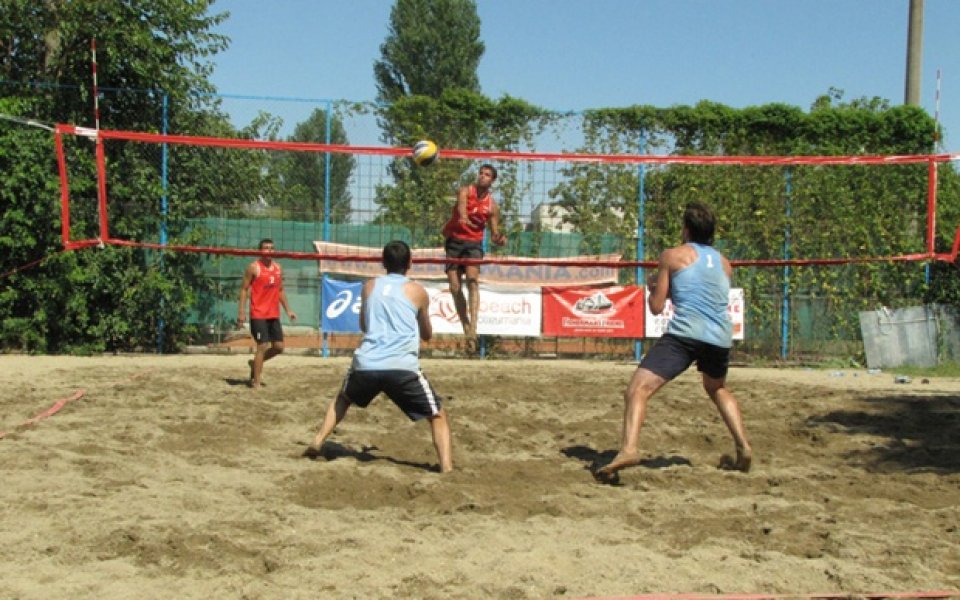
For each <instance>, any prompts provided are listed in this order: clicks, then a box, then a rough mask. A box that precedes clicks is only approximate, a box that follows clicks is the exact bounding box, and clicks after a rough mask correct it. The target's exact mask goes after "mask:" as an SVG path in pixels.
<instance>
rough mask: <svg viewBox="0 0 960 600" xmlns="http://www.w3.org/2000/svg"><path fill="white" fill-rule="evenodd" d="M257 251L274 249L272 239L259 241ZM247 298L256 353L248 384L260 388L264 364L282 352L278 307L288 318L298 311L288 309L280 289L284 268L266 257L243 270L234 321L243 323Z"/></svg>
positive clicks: (294, 318)
mask: <svg viewBox="0 0 960 600" xmlns="http://www.w3.org/2000/svg"><path fill="white" fill-rule="evenodd" d="M259 248H260V250H265V251H270V250H273V240H269V239H265V240H260V246H259ZM248 296H249V298H250V334H251V335H253V339H254V340H255V341H256V343H257V353H256V354H255V355H254V358H253V360H250V361H247V364H248V365H249V366H250V387H252V388H254V389H258V388H259V387H260V374H261V372H262V371H263V363H264V362H266V361H268V360H270V359H271V358H273V357H274V356H277V355H278V354H280V353H282V352H283V328H282V327H281V326H280V306H283V310H284V311H286V313H287V316H288V317H290V320H291V321H296V319H297V314H296V313H295V312H293V311H291V310H290V305H289V304H288V303H287V293H286V292H285V291H284V290H283V269H282V268H281V267H280V263H278V262H275V261H274V260H273V259H272V258H270V257H269V256H261V257H260V258H259V259H257V260H255V261H253V262H252V263H250V265H249V266H248V267H247V269H246V271H244V273H243V283H242V284H241V285H240V306H239V308H238V309H237V323H238V324H239V325H241V326H242V325H243V321H244V317H245V312H246V304H247V297H248Z"/></svg>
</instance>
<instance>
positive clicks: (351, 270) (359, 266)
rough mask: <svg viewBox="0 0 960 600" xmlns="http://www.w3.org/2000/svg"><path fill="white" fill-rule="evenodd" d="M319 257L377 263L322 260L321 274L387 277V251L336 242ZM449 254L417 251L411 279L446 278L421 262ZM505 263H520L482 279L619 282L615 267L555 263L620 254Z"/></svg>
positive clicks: (484, 273) (492, 269) (517, 283)
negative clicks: (337, 257)
mask: <svg viewBox="0 0 960 600" xmlns="http://www.w3.org/2000/svg"><path fill="white" fill-rule="evenodd" d="M313 245H314V246H315V247H316V249H317V252H318V253H319V254H328V255H336V256H362V257H375V258H376V259H377V260H375V261H362V260H347V261H339V260H337V261H334V260H321V261H319V262H320V273H341V274H346V275H359V276H362V277H377V276H380V275H383V266H382V265H381V264H380V257H381V256H382V255H383V248H370V247H367V246H353V245H350V244H335V243H332V242H314V243H313ZM445 257H446V253H445V252H444V250H443V248H414V249H413V259H414V264H413V266H412V267H411V269H410V271H408V272H407V276H408V277H410V278H411V279H446V278H447V275H446V272H445V271H444V269H443V264H442V263H418V262H416V261H417V259H423V258H430V259H443V258H445ZM498 258H501V259H504V260H510V261H517V262H518V263H519V264H509V265H505V264H487V265H482V266H481V267H480V279H481V281H483V282H484V283H489V284H491V285H495V286H498V287H503V286H511V287H525V288H526V287H534V286H543V285H549V286H588V285H604V284H610V283H616V281H617V270H616V269H615V268H613V267H593V266H577V267H565V266H560V265H557V264H553V263H556V262H559V261H562V260H567V261H569V260H578V261H584V262H587V261H603V262H616V261H618V260H620V255H619V254H599V255H590V256H578V257H571V258H566V259H549V258H542V259H533V258H518V257H513V256H502V257H498Z"/></svg>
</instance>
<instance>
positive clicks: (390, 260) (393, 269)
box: [383, 240, 411, 274]
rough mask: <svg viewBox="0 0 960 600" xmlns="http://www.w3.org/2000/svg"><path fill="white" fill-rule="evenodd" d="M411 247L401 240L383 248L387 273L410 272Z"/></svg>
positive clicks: (384, 265)
mask: <svg viewBox="0 0 960 600" xmlns="http://www.w3.org/2000/svg"><path fill="white" fill-rule="evenodd" d="M410 260H411V258H410V246H408V245H407V243H406V242H404V241H401V240H393V241H392V242H389V243H387V245H386V246H384V247H383V267H384V268H385V269H386V270H387V273H401V274H402V273H406V272H407V271H408V270H410Z"/></svg>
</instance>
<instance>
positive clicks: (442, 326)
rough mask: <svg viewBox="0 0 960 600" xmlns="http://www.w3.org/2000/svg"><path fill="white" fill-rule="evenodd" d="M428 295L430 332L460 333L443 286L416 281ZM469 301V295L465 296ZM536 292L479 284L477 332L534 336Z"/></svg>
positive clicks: (538, 305)
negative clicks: (431, 328)
mask: <svg viewBox="0 0 960 600" xmlns="http://www.w3.org/2000/svg"><path fill="white" fill-rule="evenodd" d="M419 283H421V284H422V285H423V287H424V288H426V290H427V294H428V295H429V296H430V324H431V325H432V326H433V332H434V333H455V334H461V335H462V334H463V325H461V324H460V317H459V316H457V309H456V307H455V306H454V304H453V296H452V295H451V294H450V289H449V288H448V287H447V285H446V284H441V283H437V282H428V281H421V282H419ZM467 297H468V298H469V295H468V296H467ZM541 315H542V312H541V300H540V290H539V288H535V289H505V288H494V287H491V286H487V285H483V284H481V285H480V309H479V312H478V315H477V321H478V324H477V333H478V334H481V335H511V336H524V337H537V336H539V335H540V320H541Z"/></svg>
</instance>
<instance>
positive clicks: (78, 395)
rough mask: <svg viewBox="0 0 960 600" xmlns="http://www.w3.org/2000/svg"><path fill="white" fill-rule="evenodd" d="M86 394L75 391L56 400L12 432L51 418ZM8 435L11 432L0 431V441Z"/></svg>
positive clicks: (84, 391) (83, 391)
mask: <svg viewBox="0 0 960 600" xmlns="http://www.w3.org/2000/svg"><path fill="white" fill-rule="evenodd" d="M86 393H87V391H86V390H77V391H76V392H74V393H73V394H72V395H71V396H68V397H66V398H62V399H60V400H57V401H56V402H54V403H53V406H51V407H50V408H48V409H47V410H45V411H43V412H41V413H38V414H37V415H36V416H34V417H33V418H32V419H27V420H26V421H24V422H23V423H20V424H19V425H17V426H16V427H14V431H15V430H18V429H24V428H26V427H30V426H31V425H33V424H35V423H36V422H37V421H40V420H42V419H46V418H47V417H50V416H53V415H55V414H57V412H59V411H60V409H61V408H63V407H64V406H66V405H67V404H68V403H69V402H73V401H74V400H79V399H80V398H83V396H84V394H86ZM10 433H12V432H11V431H0V439H2V438H3V437H4V436H6V435H8V434H10Z"/></svg>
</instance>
